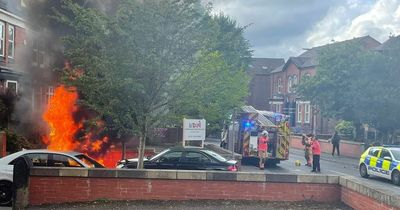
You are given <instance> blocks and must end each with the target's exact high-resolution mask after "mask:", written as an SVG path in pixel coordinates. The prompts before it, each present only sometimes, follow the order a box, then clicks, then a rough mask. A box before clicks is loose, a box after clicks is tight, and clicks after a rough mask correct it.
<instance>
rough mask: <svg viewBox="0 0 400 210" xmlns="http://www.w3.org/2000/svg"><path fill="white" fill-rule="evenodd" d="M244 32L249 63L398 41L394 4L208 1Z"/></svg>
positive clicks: (393, 0) (399, 23)
mask: <svg viewBox="0 0 400 210" xmlns="http://www.w3.org/2000/svg"><path fill="white" fill-rule="evenodd" d="M210 2H211V3H212V5H213V13H215V14H218V13H223V14H225V15H228V16H229V17H231V18H232V19H234V20H236V21H237V23H238V25H239V26H248V27H247V28H246V31H245V34H244V36H245V38H246V39H248V40H249V42H250V44H251V46H252V49H253V50H254V52H253V57H258V58H260V57H261V58H285V59H287V58H289V57H291V56H298V55H300V54H301V53H302V52H304V49H306V48H311V47H316V46H321V45H325V44H329V43H332V42H334V41H343V40H347V39H352V38H354V37H360V36H366V35H370V36H371V37H373V38H375V39H376V40H378V41H379V42H381V43H382V42H384V41H385V40H387V39H388V38H389V35H400V0H210Z"/></svg>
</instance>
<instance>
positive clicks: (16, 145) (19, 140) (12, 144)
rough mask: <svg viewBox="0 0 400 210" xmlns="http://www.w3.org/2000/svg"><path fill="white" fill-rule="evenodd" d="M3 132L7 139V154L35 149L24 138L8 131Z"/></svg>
mask: <svg viewBox="0 0 400 210" xmlns="http://www.w3.org/2000/svg"><path fill="white" fill-rule="evenodd" d="M4 132H5V133H6V138H7V148H6V150H7V152H10V153H14V152H18V151H21V150H22V149H34V148H35V147H36V145H34V144H32V143H31V142H30V141H29V139H27V138H26V137H24V136H20V135H18V134H16V133H14V132H12V131H11V130H8V129H6V130H4Z"/></svg>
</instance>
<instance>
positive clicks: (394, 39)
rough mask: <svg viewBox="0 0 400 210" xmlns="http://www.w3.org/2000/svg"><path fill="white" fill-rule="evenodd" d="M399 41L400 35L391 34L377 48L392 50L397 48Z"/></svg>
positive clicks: (379, 49)
mask: <svg viewBox="0 0 400 210" xmlns="http://www.w3.org/2000/svg"><path fill="white" fill-rule="evenodd" d="M399 43H400V35H399V36H390V37H389V39H388V40H386V41H385V42H383V43H382V44H381V45H380V46H378V47H377V48H376V49H375V50H378V51H385V50H392V49H394V48H396V47H395V46H399ZM397 48H398V47H397Z"/></svg>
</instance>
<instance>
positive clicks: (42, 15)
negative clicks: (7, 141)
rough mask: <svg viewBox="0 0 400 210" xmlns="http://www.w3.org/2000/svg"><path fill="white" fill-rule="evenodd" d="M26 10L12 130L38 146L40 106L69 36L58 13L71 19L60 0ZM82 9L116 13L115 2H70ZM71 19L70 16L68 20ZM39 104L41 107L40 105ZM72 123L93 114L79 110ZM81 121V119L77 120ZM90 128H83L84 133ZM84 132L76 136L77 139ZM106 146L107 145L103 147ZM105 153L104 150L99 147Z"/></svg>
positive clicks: (42, 129)
mask: <svg viewBox="0 0 400 210" xmlns="http://www.w3.org/2000/svg"><path fill="white" fill-rule="evenodd" d="M25 2H26V10H25V11H24V14H23V15H22V16H23V17H25V20H26V21H25V22H26V40H25V45H24V49H22V50H17V52H20V53H21V55H16V56H21V57H23V59H21V60H20V61H21V62H18V63H17V64H16V65H17V66H18V69H21V71H22V72H23V73H22V78H21V80H22V82H20V84H21V89H20V93H21V94H20V98H19V100H18V102H17V105H16V110H15V113H14V119H15V121H16V122H18V123H17V126H16V130H18V132H20V133H24V134H25V135H26V136H30V137H31V138H32V140H35V141H36V143H40V139H41V137H42V136H43V135H44V134H45V133H46V131H47V129H48V128H47V125H46V123H45V122H44V121H43V120H42V114H43V112H44V110H45V109H46V107H45V106H43V105H44V104H46V103H47V102H48V98H49V97H50V96H51V94H52V90H54V89H55V88H56V87H57V86H58V85H59V84H60V82H61V81H60V76H61V71H62V69H63V67H64V63H65V60H66V59H65V57H64V56H63V51H64V46H63V42H62V37H63V36H65V35H66V34H68V33H69V28H68V27H66V26H64V25H62V24H60V23H59V21H58V20H57V18H56V17H57V15H58V14H63V15H66V16H68V17H71V16H72V14H71V13H70V12H69V11H68V10H66V9H65V8H64V7H63V5H64V1H63V0H28V1H25ZM74 2H75V3H78V4H80V5H82V6H83V7H88V8H96V9H99V10H100V11H103V12H105V13H107V14H108V15H113V13H114V12H115V11H116V8H117V5H118V0H117V1H113V0H74ZM71 18H73V17H71ZM41 105H42V106H41ZM71 114H72V113H71ZM75 115H76V116H84V117H76V120H77V121H78V120H82V119H83V118H85V119H84V120H87V119H89V118H90V117H92V115H93V113H92V112H89V111H88V110H86V109H84V108H82V109H80V110H78V112H77V113H75ZM79 118H81V119H79ZM90 129H93V128H91V127H90V126H86V127H85V130H90ZM83 133H84V131H83V130H82V131H81V132H78V133H77V134H76V136H77V138H78V140H79V139H81V138H80V137H82V135H83ZM93 133H95V134H96V135H94V136H93V139H95V138H97V137H99V138H101V137H104V136H106V135H107V134H106V133H105V131H96V132H93ZM104 146H107V147H109V146H110V145H106V144H105V145H104ZM103 150H105V148H103Z"/></svg>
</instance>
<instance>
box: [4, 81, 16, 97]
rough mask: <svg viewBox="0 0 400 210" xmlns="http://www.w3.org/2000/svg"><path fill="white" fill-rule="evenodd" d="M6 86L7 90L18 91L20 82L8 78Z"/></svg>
mask: <svg viewBox="0 0 400 210" xmlns="http://www.w3.org/2000/svg"><path fill="white" fill-rule="evenodd" d="M6 88H7V90H9V91H11V92H12V93H14V94H17V92H18V82H17V81H14V80H7V81H6Z"/></svg>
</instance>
